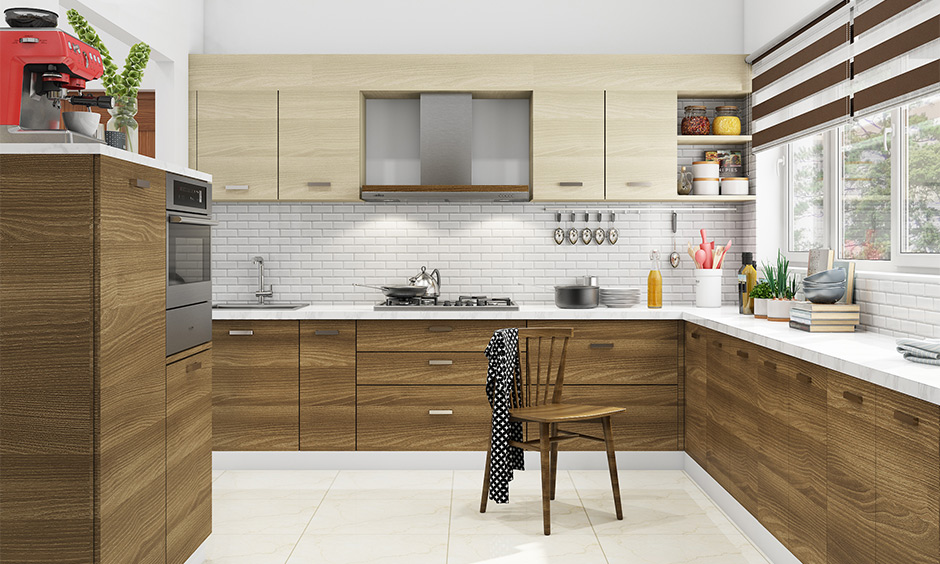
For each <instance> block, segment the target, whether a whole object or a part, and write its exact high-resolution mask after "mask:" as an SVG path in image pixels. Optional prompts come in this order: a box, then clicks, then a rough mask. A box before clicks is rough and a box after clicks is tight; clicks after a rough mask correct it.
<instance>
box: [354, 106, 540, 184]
mask: <svg viewBox="0 0 940 564" xmlns="http://www.w3.org/2000/svg"><path fill="white" fill-rule="evenodd" d="M420 105H421V113H420V116H421V118H420V119H421V124H420V132H421V139H420V149H421V153H420V155H421V184H420V185H417V186H388V185H365V186H363V187H362V193H361V197H362V199H363V200H365V201H367V202H405V201H408V202H510V201H516V202H520V201H521V202H527V201H529V187H528V186H527V185H489V184H474V183H473V178H472V176H473V95H472V94H470V93H469V92H423V93H421V95H420Z"/></svg>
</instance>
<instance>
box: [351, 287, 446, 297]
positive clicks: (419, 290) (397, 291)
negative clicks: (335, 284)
mask: <svg viewBox="0 0 940 564" xmlns="http://www.w3.org/2000/svg"><path fill="white" fill-rule="evenodd" d="M353 286H360V287H362V288H375V289H376V290H382V293H383V294H385V295H386V296H388V297H390V298H416V297H418V296H423V295H424V294H425V293H426V292H427V291H428V287H427V286H370V285H368V284H353Z"/></svg>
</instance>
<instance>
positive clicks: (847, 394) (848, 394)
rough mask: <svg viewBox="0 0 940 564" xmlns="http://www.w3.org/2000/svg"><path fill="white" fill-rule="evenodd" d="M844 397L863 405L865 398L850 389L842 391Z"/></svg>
mask: <svg viewBox="0 0 940 564" xmlns="http://www.w3.org/2000/svg"><path fill="white" fill-rule="evenodd" d="M842 397H843V398H845V399H847V400H849V401H850V402H852V403H857V404H859V405H862V402H863V401H864V398H862V396H860V395H858V394H853V393H852V392H849V391H845V392H842Z"/></svg>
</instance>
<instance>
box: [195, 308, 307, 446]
mask: <svg viewBox="0 0 940 564" xmlns="http://www.w3.org/2000/svg"><path fill="white" fill-rule="evenodd" d="M298 339H299V335H298V322H297V321H215V322H213V323H212V349H213V356H214V361H215V364H214V366H213V370H212V444H213V449H214V450H297V449H298V440H299V439H298V437H299V434H298V433H299V431H298V419H299V416H300V413H299V400H298V388H299V385H300V382H299V351H298Z"/></svg>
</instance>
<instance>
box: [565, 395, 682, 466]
mask: <svg viewBox="0 0 940 564" xmlns="http://www.w3.org/2000/svg"><path fill="white" fill-rule="evenodd" d="M562 401H563V402H564V403H572V404H582V405H599V406H612V407H625V408H626V409H627V411H625V412H624V413H619V414H617V415H614V416H613V417H611V418H610V420H611V422H612V425H613V430H614V444H615V447H616V449H617V450H677V449H678V439H677V436H678V432H677V425H678V418H679V408H678V405H677V402H676V387H675V386H565V389H564V394H563V396H562ZM561 428H562V429H565V430H571V431H575V432H580V433H585V434H587V435H593V436H595V437H603V436H604V435H603V432H601V427H600V425H599V424H597V423H594V422H591V423H565V424H564V425H562V426H561ZM558 448H559V449H560V450H604V443H597V442H594V441H588V440H580V439H575V440H571V441H565V442H563V443H560V444H559V447H558Z"/></svg>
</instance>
